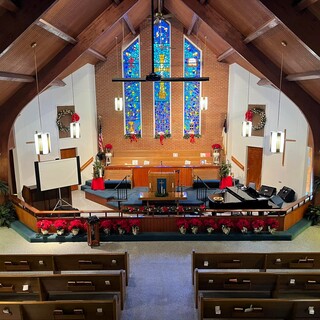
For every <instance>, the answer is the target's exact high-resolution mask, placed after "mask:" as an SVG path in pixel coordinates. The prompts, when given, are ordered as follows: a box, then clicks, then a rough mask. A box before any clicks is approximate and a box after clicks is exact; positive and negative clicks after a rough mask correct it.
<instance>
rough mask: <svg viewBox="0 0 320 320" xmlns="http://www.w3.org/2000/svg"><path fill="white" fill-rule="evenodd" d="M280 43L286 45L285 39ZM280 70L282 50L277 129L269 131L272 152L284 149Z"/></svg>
mask: <svg viewBox="0 0 320 320" xmlns="http://www.w3.org/2000/svg"><path fill="white" fill-rule="evenodd" d="M281 44H282V46H284V47H286V46H287V43H286V42H285V41H282V42H281ZM282 71H283V52H282V54H281V68H280V81H279V83H280V85H279V103H278V121H277V131H271V136H270V151H271V152H272V153H283V150H284V132H283V131H279V117H280V108H281V86H282Z"/></svg>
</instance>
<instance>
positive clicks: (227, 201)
mask: <svg viewBox="0 0 320 320" xmlns="http://www.w3.org/2000/svg"><path fill="white" fill-rule="evenodd" d="M208 198H209V208H211V209H222V210H225V209H270V208H274V206H273V205H272V203H271V202H269V200H268V198H264V197H260V196H259V194H258V192H257V191H256V190H254V189H252V188H239V187H237V186H233V187H227V188H226V189H225V191H224V192H222V193H219V194H212V195H210V196H208Z"/></svg>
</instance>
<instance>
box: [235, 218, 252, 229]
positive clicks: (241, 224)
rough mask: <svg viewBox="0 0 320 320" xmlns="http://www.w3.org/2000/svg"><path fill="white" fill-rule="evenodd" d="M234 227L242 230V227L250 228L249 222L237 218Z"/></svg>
mask: <svg viewBox="0 0 320 320" xmlns="http://www.w3.org/2000/svg"><path fill="white" fill-rule="evenodd" d="M236 227H237V228H238V229H239V230H240V231H242V230H243V229H247V230H248V229H250V222H249V221H248V220H247V219H239V220H238V221H237V222H236Z"/></svg>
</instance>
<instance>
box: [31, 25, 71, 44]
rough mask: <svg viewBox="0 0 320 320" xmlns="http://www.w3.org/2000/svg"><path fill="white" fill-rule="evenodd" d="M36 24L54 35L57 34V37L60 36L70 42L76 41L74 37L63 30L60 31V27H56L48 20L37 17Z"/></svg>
mask: <svg viewBox="0 0 320 320" xmlns="http://www.w3.org/2000/svg"><path fill="white" fill-rule="evenodd" d="M36 25H37V26H39V27H40V28H42V29H44V30H46V31H48V32H50V33H51V34H54V35H55V36H57V37H58V38H60V39H62V40H64V41H67V42H69V43H72V44H76V43H77V40H76V39H74V38H73V37H71V36H70V35H68V34H66V33H65V32H63V31H61V30H60V29H58V28H56V27H55V26H53V25H52V24H50V23H49V22H47V21H45V20H43V19H39V20H38V21H37V22H36Z"/></svg>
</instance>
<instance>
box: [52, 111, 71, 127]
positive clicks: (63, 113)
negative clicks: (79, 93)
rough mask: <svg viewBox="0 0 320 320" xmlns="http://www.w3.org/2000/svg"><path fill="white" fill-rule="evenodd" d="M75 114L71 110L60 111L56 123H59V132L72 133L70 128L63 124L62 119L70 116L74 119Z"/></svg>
mask: <svg viewBox="0 0 320 320" xmlns="http://www.w3.org/2000/svg"><path fill="white" fill-rule="evenodd" d="M73 114H74V112H73V111H72V110H70V109H63V110H60V111H58V115H57V120H56V123H57V126H58V129H59V131H62V132H70V127H69V126H65V125H64V124H63V123H62V121H61V119H62V118H63V117H65V116H67V115H70V116H71V117H72V115H73Z"/></svg>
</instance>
